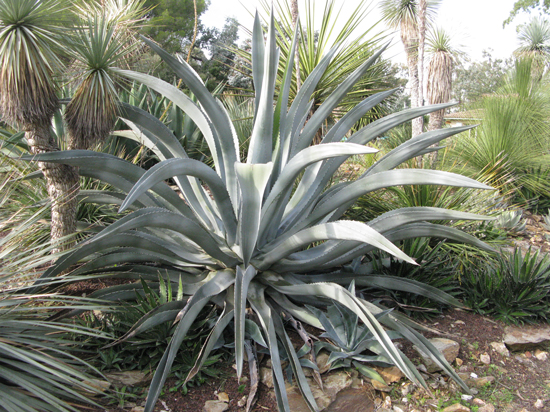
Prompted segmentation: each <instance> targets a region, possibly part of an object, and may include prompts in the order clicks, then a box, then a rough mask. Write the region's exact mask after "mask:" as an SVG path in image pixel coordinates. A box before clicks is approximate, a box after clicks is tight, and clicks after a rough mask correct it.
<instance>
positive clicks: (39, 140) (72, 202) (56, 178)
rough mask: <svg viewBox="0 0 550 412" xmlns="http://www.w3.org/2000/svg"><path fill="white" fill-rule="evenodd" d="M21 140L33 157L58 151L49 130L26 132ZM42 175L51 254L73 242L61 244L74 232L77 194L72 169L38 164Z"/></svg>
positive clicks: (36, 128) (75, 173)
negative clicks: (47, 203) (48, 203)
mask: <svg viewBox="0 0 550 412" xmlns="http://www.w3.org/2000/svg"><path fill="white" fill-rule="evenodd" d="M25 137H26V139H27V142H28V144H29V146H30V149H31V152H32V153H33V154H40V153H47V152H54V151H58V150H59V148H58V147H57V144H56V143H55V141H54V139H53V138H52V136H51V134H50V130H49V127H46V126H37V127H35V128H34V129H33V130H28V131H27V132H26V133H25ZM38 167H39V168H40V170H41V171H42V173H43V174H44V178H45V179H46V186H47V190H48V195H49V197H50V200H51V202H52V206H51V242H52V245H54V246H55V249H54V251H53V252H54V253H55V252H62V251H64V250H67V249H70V248H71V247H72V246H73V245H74V243H75V242H74V240H71V241H64V242H61V239H62V238H63V237H65V236H68V235H72V234H74V233H75V232H76V209H77V206H78V202H77V198H76V196H77V194H78V191H79V189H80V184H79V180H78V171H77V169H76V168H75V167H73V166H69V165H63V164H57V163H46V162H38Z"/></svg>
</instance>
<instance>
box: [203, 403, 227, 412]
mask: <svg viewBox="0 0 550 412" xmlns="http://www.w3.org/2000/svg"><path fill="white" fill-rule="evenodd" d="M228 408H229V405H228V404H227V403H226V402H222V401H206V403H205V404H204V408H203V409H202V410H203V412H224V411H226V410H227V409H228Z"/></svg>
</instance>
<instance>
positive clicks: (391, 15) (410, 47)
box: [380, 0, 440, 136]
mask: <svg viewBox="0 0 550 412" xmlns="http://www.w3.org/2000/svg"><path fill="white" fill-rule="evenodd" d="M420 1H422V0H382V1H381V2H380V9H381V11H382V18H383V19H384V20H385V21H386V22H387V23H388V24H389V26H390V27H393V28H395V29H399V31H400V34H401V41H402V42H403V46H404V47H405V54H406V55H407V66H408V68H409V84H410V88H411V106H412V107H419V106H421V105H422V102H420V101H419V96H420V87H421V85H420V83H419V71H418V66H419V64H418V58H419V42H420V38H419V36H420V30H419V23H420V21H419V20H420V17H421V16H420V15H419V14H420V13H421V10H420V9H421V7H419V6H420V4H419V2H420ZM439 3H440V0H427V1H426V11H425V16H426V17H425V20H424V18H422V21H425V22H426V23H425V24H428V23H429V22H430V20H431V19H432V17H433V15H434V14H435V10H436V9H437V6H438V5H439ZM423 13H424V12H423V11H422V14H423ZM420 133H422V119H415V120H413V136H417V135H419V134H420Z"/></svg>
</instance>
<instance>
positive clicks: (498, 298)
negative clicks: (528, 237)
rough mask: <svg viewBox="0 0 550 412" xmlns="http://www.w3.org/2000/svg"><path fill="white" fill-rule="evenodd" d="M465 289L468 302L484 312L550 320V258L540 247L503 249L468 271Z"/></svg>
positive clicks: (501, 316) (500, 316)
mask: <svg viewBox="0 0 550 412" xmlns="http://www.w3.org/2000/svg"><path fill="white" fill-rule="evenodd" d="M462 290H463V292H464V302H465V303H466V305H468V306H469V307H471V308H473V309H474V310H476V311H478V312H479V313H481V314H488V315H491V316H493V317H495V318H496V319H500V320H503V321H505V322H508V323H525V322H535V321H537V320H548V317H549V313H550V302H549V292H550V259H549V258H548V256H547V255H540V253H539V252H538V251H537V252H532V251H531V250H529V251H527V252H522V250H521V249H519V248H516V249H514V251H513V252H505V251H503V252H502V253H500V254H498V255H496V257H495V258H493V259H490V260H488V261H487V260H485V261H484V262H479V263H478V264H476V265H474V266H473V268H471V270H469V271H465V272H464V274H463V277H462Z"/></svg>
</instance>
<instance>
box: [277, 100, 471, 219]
mask: <svg viewBox="0 0 550 412" xmlns="http://www.w3.org/2000/svg"><path fill="white" fill-rule="evenodd" d="M373 97H374V96H373ZM452 105H453V104H443V105H433V106H424V107H422V108H414V109H409V110H404V111H401V112H398V113H394V114H391V115H388V116H386V117H383V118H381V119H378V120H376V121H374V122H372V123H370V124H369V125H367V126H365V127H363V128H362V129H361V130H359V131H358V132H356V133H354V134H353V135H352V136H351V137H350V139H349V140H348V141H349V142H350V143H356V144H361V145H365V144H367V143H368V142H370V141H371V140H373V139H374V138H376V137H378V136H382V135H383V134H384V133H385V132H387V131H388V130H390V129H391V128H393V127H395V126H397V125H399V124H402V123H404V122H406V121H409V120H411V119H413V118H415V117H418V116H420V115H423V114H427V113H431V112H432V111H434V110H438V108H439V109H440V108H443V106H444V107H449V106H452ZM440 106H441V107H440ZM338 123H340V122H338ZM445 130H447V131H450V130H454V133H452V134H455V133H459V132H460V131H461V128H449V129H445ZM421 136H422V135H421ZM439 137H440V140H441V139H444V138H445V137H448V136H446V135H445V134H441V135H439ZM437 141H439V140H437ZM437 141H434V142H433V143H432V144H434V143H437ZM420 152H421V150H420V151H419V152H418V153H416V154H415V155H414V156H417V155H419V154H420ZM414 156H412V157H414ZM341 164H342V160H341V159H332V160H328V161H327V162H325V163H324V164H323V165H321V167H320V168H319V170H317V171H312V172H311V173H312V175H306V181H305V183H304V186H303V187H302V188H298V190H296V192H295V195H294V196H295V197H296V198H295V199H294V196H293V199H291V200H290V202H289V204H288V206H287V208H286V210H285V216H288V218H287V220H289V223H288V224H289V225H292V224H294V223H295V222H296V220H297V219H299V218H300V217H301V216H303V215H305V214H307V213H308V208H309V207H312V206H313V202H315V201H316V199H317V198H318V196H319V195H320V194H321V192H322V191H323V190H324V189H325V188H326V186H327V184H328V183H329V181H330V179H331V178H332V176H333V175H334V173H335V172H336V170H337V169H338V167H340V165H341Z"/></svg>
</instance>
